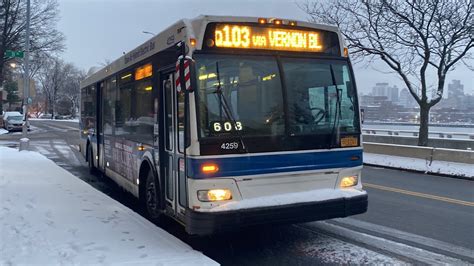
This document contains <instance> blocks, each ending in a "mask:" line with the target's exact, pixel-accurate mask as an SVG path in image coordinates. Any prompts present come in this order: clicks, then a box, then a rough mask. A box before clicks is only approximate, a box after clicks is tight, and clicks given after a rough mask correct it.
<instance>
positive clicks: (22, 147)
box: [20, 0, 30, 150]
mask: <svg viewBox="0 0 474 266" xmlns="http://www.w3.org/2000/svg"><path fill="white" fill-rule="evenodd" d="M25 50H26V51H25V59H24V60H25V76H24V79H25V82H24V84H25V87H24V90H23V114H24V116H25V122H24V123H23V129H22V133H23V138H22V140H21V141H20V150H26V149H28V144H29V140H28V138H27V133H28V127H27V123H28V104H29V103H28V101H29V97H30V65H29V63H30V0H27V1H26V45H25Z"/></svg>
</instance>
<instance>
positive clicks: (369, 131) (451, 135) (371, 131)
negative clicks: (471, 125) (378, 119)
mask: <svg viewBox="0 0 474 266" xmlns="http://www.w3.org/2000/svg"><path fill="white" fill-rule="evenodd" d="M362 134H364V135H389V136H413V137H418V130H401V129H400V130H394V129H381V128H363V129H362ZM429 136H430V137H435V138H447V139H474V132H473V133H467V132H440V131H430V132H429Z"/></svg>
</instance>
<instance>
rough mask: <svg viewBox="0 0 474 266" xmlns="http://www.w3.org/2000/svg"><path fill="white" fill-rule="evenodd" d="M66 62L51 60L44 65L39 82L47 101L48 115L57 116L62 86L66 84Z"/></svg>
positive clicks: (57, 59)
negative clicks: (57, 104) (56, 107)
mask: <svg viewBox="0 0 474 266" xmlns="http://www.w3.org/2000/svg"><path fill="white" fill-rule="evenodd" d="M63 66H64V62H63V61H62V60H61V59H59V58H50V59H49V60H48V61H47V63H46V64H45V65H44V68H42V69H41V70H40V72H39V75H38V81H39V83H40V86H41V91H42V93H43V94H44V96H45V99H46V108H45V109H46V110H47V112H48V113H51V114H52V117H54V114H55V111H56V109H55V105H56V103H57V101H58V94H59V90H60V88H61V86H62V85H63V84H64V79H65V78H64V71H63V68H64V67H63Z"/></svg>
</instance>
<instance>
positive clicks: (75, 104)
mask: <svg viewBox="0 0 474 266" xmlns="http://www.w3.org/2000/svg"><path fill="white" fill-rule="evenodd" d="M63 72H64V75H65V76H64V84H63V86H62V88H61V89H60V98H61V99H63V101H64V102H66V103H68V105H69V106H70V108H69V110H67V113H68V114H70V115H71V116H72V117H75V116H76V115H77V111H78V110H79V104H80V97H81V92H80V89H81V87H80V83H81V81H82V80H83V79H84V78H85V77H86V74H85V72H84V71H81V70H79V69H78V68H77V67H76V66H74V65H72V64H70V63H69V64H66V65H65V67H64V69H63Z"/></svg>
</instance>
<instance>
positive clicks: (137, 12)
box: [58, 0, 474, 94]
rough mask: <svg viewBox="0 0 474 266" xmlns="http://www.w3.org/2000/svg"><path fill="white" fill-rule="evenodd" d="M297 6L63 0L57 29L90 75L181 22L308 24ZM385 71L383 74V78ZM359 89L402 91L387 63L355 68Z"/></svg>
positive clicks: (469, 75) (72, 58)
mask: <svg viewBox="0 0 474 266" xmlns="http://www.w3.org/2000/svg"><path fill="white" fill-rule="evenodd" d="M295 2H296V1H294V0H273V1H272V0H194V1H193V0H184V1H179V0H173V1H171V0H168V1H163V0H59V3H60V7H59V8H60V12H61V14H60V16H61V19H60V21H59V24H58V27H59V29H60V30H61V31H62V32H63V33H64V34H65V35H66V38H67V39H66V47H67V50H66V51H65V53H64V54H63V57H64V59H65V60H66V61H68V62H72V63H74V64H76V65H77V66H79V67H80V68H83V69H85V70H88V69H89V68H90V67H92V66H96V65H100V64H101V63H103V62H105V60H115V59H116V58H118V57H120V56H121V55H122V53H123V52H126V51H130V50H131V49H133V48H135V47H136V46H138V45H140V44H141V43H143V42H144V41H146V40H147V39H149V38H150V37H151V36H150V35H148V34H144V33H142V31H149V32H153V33H158V32H160V31H161V30H163V29H165V28H166V27H168V26H170V25H171V24H173V23H174V22H176V21H177V20H179V19H181V18H194V17H196V16H198V15H201V14H206V15H234V16H256V17H278V18H286V19H295V20H307V18H308V16H307V15H306V14H305V13H304V12H303V11H302V10H300V9H299V8H298V6H297V5H296V4H295ZM381 71H382V72H381ZM355 72H356V73H355V74H356V81H357V85H358V88H359V90H360V91H361V92H363V93H367V92H370V91H371V90H372V87H373V85H374V84H375V83H377V82H388V83H390V84H391V85H397V86H398V87H399V88H402V87H403V84H402V82H401V81H400V79H399V78H398V77H397V76H396V75H394V74H385V73H384V72H388V69H387V68H386V67H385V66H384V64H382V63H375V64H372V65H370V66H369V67H367V68H366V67H363V66H362V65H356V66H355ZM452 79H460V80H461V82H462V83H463V84H464V89H465V91H466V92H468V93H471V94H474V74H473V72H472V71H469V70H468V69H467V68H466V67H464V66H460V67H458V69H457V70H455V71H454V72H451V73H450V75H449V76H448V81H449V82H450V81H451V80H452Z"/></svg>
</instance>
